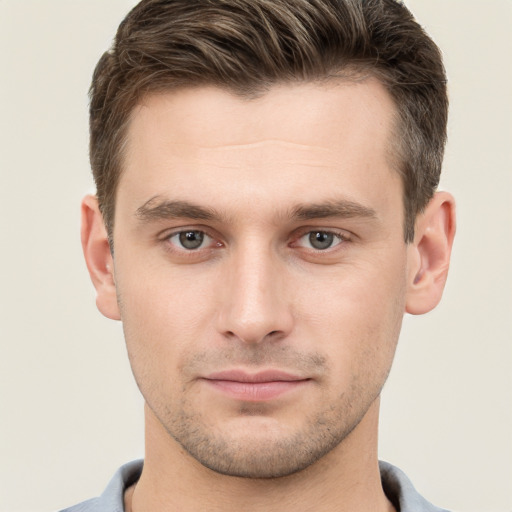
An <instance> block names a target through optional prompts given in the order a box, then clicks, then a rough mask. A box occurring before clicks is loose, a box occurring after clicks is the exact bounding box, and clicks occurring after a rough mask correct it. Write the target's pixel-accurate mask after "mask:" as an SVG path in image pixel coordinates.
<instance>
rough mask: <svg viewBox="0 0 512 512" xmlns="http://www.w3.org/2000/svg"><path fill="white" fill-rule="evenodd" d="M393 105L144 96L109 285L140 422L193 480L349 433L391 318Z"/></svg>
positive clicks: (396, 236)
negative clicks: (176, 454)
mask: <svg viewBox="0 0 512 512" xmlns="http://www.w3.org/2000/svg"><path fill="white" fill-rule="evenodd" d="M393 113H394V107H393V104H392V101H391V99H390V98H389V96H388V95H387V93H386V92H385V90H384V89H383V87H382V86H381V85H379V84H378V83H377V82H376V81H373V80H367V81H365V82H361V83H357V84H347V83H336V84H335V83H331V84H328V85H322V86H320V85H313V84H302V85H295V86H281V87H275V88H273V89H271V90H270V92H268V93H267V94H265V95H264V96H262V97H260V98H258V99H252V100H243V99H240V98H238V97H235V96H233V95H231V94H229V93H227V92H224V91H221V90H219V89H215V88H198V89H188V90H183V91H178V92H172V93H166V94H161V95H154V96H150V97H148V98H146V99H145V101H144V102H143V104H142V105H141V106H139V107H137V108H136V110H135V111H134V113H133V118H132V121H131V125H130V128H129V133H128V135H129V137H128V145H127V152H126V155H125V163H124V169H123V174H122V177H121V179H120V183H119V188H118V191H117V197H116V201H117V203H116V216H115V230H114V247H115V253H114V276H115V283H116V289H117V294H118V301H119V308H120V314H121V318H122V321H123V325H124V331H125V336H126V342H127V347H128V354H129V357H130V361H131V364H132V368H133V372H134V374H135V377H136V380H137V382H138V385H139V387H140V389H141V391H142V394H143V395H144V398H145V400H146V402H147V404H148V414H149V415H151V416H152V421H153V424H154V425H158V426H159V428H161V429H162V431H164V432H166V435H167V434H169V435H170V438H169V440H170V442H171V443H174V442H175V441H177V442H178V443H179V444H180V445H182V447H183V448H184V449H185V450H186V451H187V452H188V453H189V454H191V455H192V456H193V457H194V458H195V459H197V460H198V461H199V462H201V463H202V464H203V465H204V466H207V467H209V468H212V469H214V470H216V471H218V472H221V473H226V474H231V475H238V476H250V477H271V476H282V475H286V474H290V473H293V472H296V471H298V470H301V469H303V468H305V467H307V466H308V465H310V464H312V463H313V462H315V461H317V460H318V459H320V458H321V457H322V456H323V455H325V454H326V453H328V452H329V451H330V450H332V449H333V448H335V447H337V446H338V445H340V443H341V442H342V441H343V440H344V439H345V438H346V437H347V435H348V434H349V433H350V432H352V431H353V430H354V429H357V427H358V425H360V422H361V420H362V419H363V418H364V417H365V415H366V414H367V412H368V411H369V410H370V409H371V407H372V405H374V404H375V402H376V399H377V398H378V396H379V393H380V391H381V388H382V386H383V384H384V381H385V379H386V376H387V374H388V371H389V369H390V366H391V362H392V358H393V354H394V350H395V346H396V342H397V338H398V334H399V330H400V325H401V320H402V315H403V312H404V305H405V294H406V291H405V290H406V286H405V283H406V273H407V246H406V244H405V243H404V240H403V222H404V219H403V206H402V187H401V181H400V178H399V176H398V174H397V172H396V171H395V170H393V169H392V168H391V166H390V163H389V160H390V159H389V145H390V137H391V132H392V123H393Z"/></svg>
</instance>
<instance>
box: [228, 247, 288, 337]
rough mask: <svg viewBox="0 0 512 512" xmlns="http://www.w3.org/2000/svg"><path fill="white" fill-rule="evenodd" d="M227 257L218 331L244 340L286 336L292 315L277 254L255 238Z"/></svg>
mask: <svg viewBox="0 0 512 512" xmlns="http://www.w3.org/2000/svg"><path fill="white" fill-rule="evenodd" d="M229 259H230V261H229V263H228V265H227V266H228V269H227V279H226V281H225V283H224V285H223V286H225V289H224V290H223V293H222V296H223V303H222V305H221V310H220V314H219V322H220V324H219V328H220V330H221V331H222V332H223V334H224V335H227V336H235V337H236V338H238V339H239V340H241V341H244V342H246V343H257V342H260V341H263V340H264V339H265V338H268V337H269V336H270V335H272V337H273V338H276V337H283V336H286V335H287V334H288V333H289V331H290V329H291V324H292V315H291V309H290V307H291V305H290V304H289V303H288V300H287V297H286V295H285V290H284V286H283V284H284V283H283V281H284V279H283V278H284V276H283V267H282V262H281V261H280V259H279V258H278V256H277V255H276V254H275V253H274V251H273V250H272V248H271V247H270V246H269V244H268V243H267V244H263V243H261V242H260V241H259V240H258V239H257V238H256V237H255V238H253V239H248V240H246V241H245V242H243V243H240V244H239V246H238V247H237V248H236V249H235V250H233V253H232V254H231V257H230V258H229Z"/></svg>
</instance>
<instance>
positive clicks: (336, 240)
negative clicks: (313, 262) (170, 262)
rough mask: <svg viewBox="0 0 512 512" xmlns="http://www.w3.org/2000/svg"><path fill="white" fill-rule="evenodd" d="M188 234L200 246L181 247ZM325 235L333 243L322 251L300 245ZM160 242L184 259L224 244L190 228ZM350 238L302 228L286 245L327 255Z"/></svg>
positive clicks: (325, 230)
mask: <svg viewBox="0 0 512 512" xmlns="http://www.w3.org/2000/svg"><path fill="white" fill-rule="evenodd" d="M187 233H189V234H192V233H194V234H196V236H197V235H199V236H200V237H202V240H201V245H199V246H198V247H197V248H187V247H184V246H183V240H180V237H182V236H184V235H186V234H187ZM319 234H321V235H324V236H325V235H327V236H328V237H331V238H332V240H333V243H331V244H330V245H328V246H327V247H325V248H323V249H318V248H315V247H311V243H310V247H307V246H305V245H302V244H301V243H300V241H301V240H303V239H305V237H308V236H309V241H310V242H311V236H312V235H319ZM174 238H177V240H176V242H173V241H172V240H173V239H174ZM207 239H210V241H209V242H208V243H207V245H206V246H205V247H203V246H202V245H203V243H204V242H205V241H207ZM162 241H164V242H165V243H166V249H167V250H168V251H169V252H175V253H176V252H179V253H180V254H181V255H183V256H185V257H198V256H199V255H200V254H204V251H211V250H213V249H216V248H222V247H224V244H223V243H222V242H220V241H219V239H218V237H217V236H215V235H214V234H212V233H208V231H206V230H204V229H198V228H190V229H186V228H185V229H183V228H181V229H179V230H177V231H173V232H171V233H168V234H166V235H165V236H164V237H163V238H162ZM350 241H351V237H350V235H349V234H347V233H345V232H344V233H341V232H339V231H336V230H330V229H318V228H316V229H312V228H309V227H308V228H303V229H302V230H301V231H300V233H298V236H294V237H293V238H292V242H291V243H289V244H288V246H289V247H291V248H296V247H298V248H302V249H303V250H304V251H307V252H308V253H310V254H322V253H324V254H328V253H331V252H334V251H336V250H337V248H338V249H339V246H340V245H344V244H345V243H346V242H350Z"/></svg>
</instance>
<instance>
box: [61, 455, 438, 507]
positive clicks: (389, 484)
mask: <svg viewBox="0 0 512 512" xmlns="http://www.w3.org/2000/svg"><path fill="white" fill-rule="evenodd" d="M142 465H143V461H142V460H135V461H133V462H129V463H128V464H125V465H124V466H121V467H120V468H119V469H118V470H117V472H116V474H115V475H114V476H113V478H112V480H110V483H109V484H108V486H107V488H106V489H105V491H104V492H103V494H102V495H101V496H99V497H98V498H92V499H90V500H87V501H84V502H83V503H80V504H78V505H75V506H74V507H70V508H66V509H64V510H62V511H61V512H124V492H125V490H126V489H127V488H128V487H130V486H131V485H133V484H134V483H135V482H137V480H138V479H139V477H140V475H141V473H142ZM379 467H380V475H381V479H382V486H383V488H384V492H385V493H386V496H387V497H388V499H389V501H391V503H393V506H394V507H395V508H396V510H397V512H448V511H447V510H444V509H441V508H437V507H434V505H432V504H431V503H429V502H428V501H427V500H426V499H425V498H423V497H422V496H420V494H418V491H416V489H415V488H414V486H413V485H412V483H411V481H410V480H409V479H408V478H407V476H406V475H405V473H403V472H402V471H400V470H399V469H398V468H396V467H395V466H392V465H391V464H388V463H387V462H379Z"/></svg>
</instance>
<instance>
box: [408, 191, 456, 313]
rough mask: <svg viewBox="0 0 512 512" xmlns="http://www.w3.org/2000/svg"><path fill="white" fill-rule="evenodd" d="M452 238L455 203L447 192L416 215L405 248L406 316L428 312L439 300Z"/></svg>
mask: <svg viewBox="0 0 512 512" xmlns="http://www.w3.org/2000/svg"><path fill="white" fill-rule="evenodd" d="M454 236H455V200H454V198H453V196H452V195H451V194H448V193H447V192H437V193H436V194H435V195H434V197H433V198H432V199H431V200H430V202H429V203H428V205H427V207H426V209H425V211H424V212H423V213H421V214H419V215H418V218H417V219H416V225H415V233H414V241H413V242H412V243H411V244H410V246H409V248H408V264H409V271H408V281H407V300H406V304H405V310H406V312H407V313H411V314H413V315H421V314H423V313H427V312H428V311H430V310H432V309H434V308H435V307H436V306H437V304H438V303H439V301H440V300H441V296H442V295H443V290H444V285H445V283H446V278H447V276H448V267H449V265H450V255H451V252H452V245H453V238H454Z"/></svg>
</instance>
